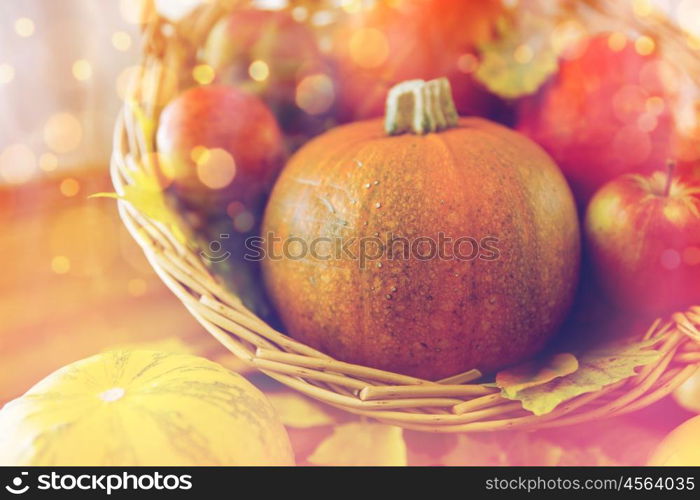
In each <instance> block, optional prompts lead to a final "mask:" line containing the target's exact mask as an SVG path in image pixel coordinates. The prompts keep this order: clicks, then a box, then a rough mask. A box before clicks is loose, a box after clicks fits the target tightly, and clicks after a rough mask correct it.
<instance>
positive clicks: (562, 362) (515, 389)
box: [496, 353, 578, 399]
mask: <svg viewBox="0 0 700 500" xmlns="http://www.w3.org/2000/svg"><path fill="white" fill-rule="evenodd" d="M576 370H578V360H577V359H576V356H574V355H573V354H569V353H561V354H556V355H554V356H552V357H551V358H549V359H547V360H545V361H544V362H542V361H541V360H535V361H530V362H528V363H524V364H522V365H518V366H516V367H515V368H511V369H509V370H503V371H501V372H498V374H496V386H497V387H499V388H500V389H501V391H502V393H503V395H504V396H505V397H507V398H509V399H517V395H518V393H519V392H520V391H522V390H524V389H529V388H530V387H535V386H538V385H542V384H546V383H547V382H551V381H552V380H554V379H555V378H559V377H564V376H566V375H570V374H572V373H574V372H575V371H576Z"/></svg>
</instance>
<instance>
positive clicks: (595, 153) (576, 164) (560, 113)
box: [517, 36, 673, 206]
mask: <svg viewBox="0 0 700 500" xmlns="http://www.w3.org/2000/svg"><path fill="white" fill-rule="evenodd" d="M611 40H612V41H611ZM622 42H624V39H623V40H622ZM611 47H612V48H611ZM670 71H672V70H671V69H670V67H669V66H668V65H666V64H665V63H663V61H661V60H660V59H659V58H658V57H657V56H656V55H654V54H653V53H652V54H648V55H640V54H639V53H638V52H637V51H636V49H635V46H634V43H633V41H632V40H629V41H627V42H626V45H624V47H623V46H622V43H621V42H620V41H619V40H616V39H615V38H612V39H611V38H610V37H608V36H597V37H595V38H592V39H591V40H590V41H589V42H588V44H587V46H586V48H585V50H583V52H581V53H580V55H579V56H578V57H576V58H573V59H570V60H563V61H562V62H561V66H560V70H559V73H558V75H557V76H556V77H555V78H554V79H552V80H551V81H550V82H549V83H548V84H546V85H545V87H544V88H543V89H542V90H541V91H540V92H539V93H538V94H536V95H535V96H532V97H530V98H526V99H524V100H522V101H521V103H520V104H519V110H518V115H519V117H518V125H517V128H518V130H520V131H521V132H523V133H524V134H525V135H527V136H529V137H530V138H531V139H533V140H535V141H536V142H537V143H539V144H540V145H541V146H543V147H544V148H545V149H546V150H547V151H548V152H549V153H550V154H551V155H552V156H553V157H554V159H555V160H556V162H557V164H558V165H559V166H560V167H561V169H562V171H563V172H564V175H566V177H567V179H568V181H569V183H570V185H571V187H572V190H573V191H574V195H575V196H576V198H577V200H578V202H579V203H580V204H581V205H582V206H585V204H586V202H587V201H588V200H589V199H590V197H591V196H592V195H593V193H595V191H596V190H597V189H598V188H599V187H600V186H602V185H603V184H605V183H606V182H608V181H609V180H612V179H614V178H615V177H617V176H618V175H621V174H625V173H633V172H639V173H651V172H653V171H654V170H656V169H657V168H658V166H659V165H662V164H663V162H664V161H665V160H666V158H668V157H669V156H670V155H671V143H672V139H671V136H672V132H673V120H672V116H671V112H670V107H671V106H670V103H671V101H672V99H673V95H671V94H672V92H671V91H670V90H669V88H668V85H667V81H668V73H669V72H670Z"/></svg>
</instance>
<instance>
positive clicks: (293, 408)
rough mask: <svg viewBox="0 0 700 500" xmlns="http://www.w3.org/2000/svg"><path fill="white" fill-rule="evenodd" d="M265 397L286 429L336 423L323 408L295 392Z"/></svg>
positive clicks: (271, 394) (270, 394)
mask: <svg viewBox="0 0 700 500" xmlns="http://www.w3.org/2000/svg"><path fill="white" fill-rule="evenodd" d="M267 397H268V399H269V400H270V402H271V403H272V406H273V407H274V408H275V410H277V414H278V415H279V417H280V420H281V421H282V423H283V424H284V425H286V426H288V427H295V428H297V429H308V428H310V427H320V426H322V425H332V424H334V423H335V422H336V420H335V419H334V418H333V416H332V415H331V414H330V412H328V411H327V410H326V408H325V407H324V406H321V405H320V404H318V403H315V402H314V401H311V400H310V399H308V398H306V397H304V396H302V395H300V394H298V393H296V392H291V391H285V392H273V393H268V395H267Z"/></svg>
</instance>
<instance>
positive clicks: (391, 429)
mask: <svg viewBox="0 0 700 500" xmlns="http://www.w3.org/2000/svg"><path fill="white" fill-rule="evenodd" d="M308 460H309V462H310V463H312V464H315V465H341V466H353V465H358V466H359V465H365V466H392V465H393V466H398V465H406V443H405V441H404V439H403V431H402V430H401V428H400V427H395V426H392V425H384V424H375V423H364V422H352V423H349V424H343V425H339V426H337V427H336V428H335V429H334V430H333V434H332V435H331V436H330V437H328V438H327V439H326V440H324V441H323V442H321V444H319V445H318V447H317V448H316V450H315V451H314V452H313V453H312V454H311V456H310V457H309V459H308Z"/></svg>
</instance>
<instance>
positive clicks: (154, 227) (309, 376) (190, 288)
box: [111, 0, 700, 432]
mask: <svg viewBox="0 0 700 500" xmlns="http://www.w3.org/2000/svg"><path fill="white" fill-rule="evenodd" d="M240 3H242V2H237V1H235V0H234V1H222V2H218V3H217V2H208V3H206V4H204V5H203V6H201V7H200V8H198V9H196V10H195V11H194V12H192V13H191V14H190V15H189V16H188V17H187V18H185V19H184V20H182V21H181V22H179V23H177V25H173V24H170V23H169V22H168V21H166V20H164V19H161V18H159V17H158V16H157V15H155V13H154V11H153V10H147V11H146V12H145V15H146V16H147V17H148V22H145V23H144V44H143V60H142V61H141V72H140V75H139V77H138V78H137V79H136V81H135V84H134V85H133V88H132V89H131V90H130V93H129V95H130V97H129V99H128V102H127V105H126V106H125V107H124V111H123V113H122V114H121V115H120V116H119V118H118V120H117V125H116V130H115V135H114V152H113V157H112V163H111V175H112V179H113V183H114V186H115V188H116V190H117V192H118V193H120V194H121V193H123V191H124V186H125V185H127V184H129V183H131V182H133V172H134V171H135V169H143V168H152V167H153V165H152V162H153V161H154V160H153V158H152V157H153V156H154V155H153V152H154V138H153V130H150V129H149V127H144V126H143V120H144V115H145V117H146V118H147V119H151V120H153V121H152V122H151V123H155V120H156V119H157V116H158V113H159V111H160V109H159V106H162V104H163V103H165V102H167V101H168V100H169V99H171V98H172V97H173V96H174V93H175V92H176V86H173V85H169V84H168V81H169V79H168V78H164V76H165V73H166V72H168V71H175V72H177V71H178V67H177V65H178V64H186V63H185V62H183V61H185V60H187V58H188V57H189V58H190V60H191V59H192V58H193V57H194V54H195V52H196V48H197V47H198V46H199V45H201V43H202V41H203V40H204V38H205V37H206V35H207V33H208V32H209V30H210V28H211V27H212V26H213V24H214V23H215V22H216V20H218V19H219V18H220V17H221V16H222V15H224V14H225V13H226V12H228V11H229V10H230V9H232V8H235V7H236V6H237V4H240ZM580 3H581V5H582V6H583V7H584V8H588V9H589V10H590V11H587V13H586V15H592V14H593V15H601V14H600V12H596V11H595V9H590V6H589V5H588V4H589V2H587V1H585V0H583V1H581V2H580ZM621 3H623V2H617V1H616V2H610V5H609V7H610V8H612V9H618V8H619V5H620V4H621ZM146 5H149V4H148V3H146ZM607 15H610V14H609V13H608V14H607ZM640 31H641V30H640ZM661 35H662V36H667V37H670V42H669V45H670V44H672V43H673V42H674V40H676V41H677V36H678V32H676V31H673V32H672V33H671V35H669V34H668V33H666V34H663V33H662V34H661ZM674 37H676V38H674ZM687 53H688V51H687V50H686V51H685V56H687ZM678 55H679V56H680V57H685V56H684V55H683V54H680V53H679V54H678ZM695 57H696V56H695ZM695 64H697V63H695ZM698 75H700V72H698ZM170 80H171V79H170ZM134 102H136V103H138V106H134V105H133V103H134ZM151 128H152V127H151ZM119 213H120V215H121V218H122V220H123V222H124V224H125V225H126V227H127V228H128V230H129V232H130V233H131V235H132V236H133V237H134V238H135V239H136V241H137V242H138V243H139V244H140V246H141V247H142V248H143V250H144V252H145V254H146V257H147V258H148V260H149V262H150V264H151V265H152V266H153V269H155V271H156V272H157V274H158V275H159V276H160V277H161V279H162V280H163V282H164V283H165V284H166V285H167V286H168V287H169V288H170V289H171V290H172V291H173V293H174V294H175V295H176V296H177V297H178V298H179V299H180V300H181V301H182V303H183V304H184V305H185V307H186V308H187V309H188V310H189V311H190V312H191V313H192V315H193V316H194V317H195V318H196V319H197V321H199V323H200V324H201V325H202V326H203V327H204V328H205V329H206V330H207V331H208V332H209V333H211V334H212V335H213V336H214V337H215V338H216V339H217V340H218V341H219V342H220V343H221V344H222V345H224V346H225V347H226V348H227V349H229V350H230V351H231V352H232V353H233V354H235V355H236V356H237V357H239V358H240V359H241V360H243V361H245V362H246V363H248V364H250V365H252V366H253V367H255V368H257V369H258V370H260V371H261V372H262V373H265V374H266V375H268V376H270V377H272V378H273V379H275V380H277V381H279V382H281V383H282V384H284V385H286V386H289V387H291V388H293V389H295V390H297V391H299V392H301V393H303V394H306V395H307V396H309V397H311V398H314V399H317V400H319V401H323V402H325V403H327V404H329V405H332V406H334V407H337V408H341V409H343V410H346V411H348V412H351V413H354V414H359V415H364V416H368V417H372V418H374V419H377V420H379V421H382V422H385V423H389V424H394V425H398V426H401V427H404V428H407V429H415V430H423V431H431V432H471V431H475V432H476V431H478V432H480V431H495V430H503V429H514V428H519V429H536V428H544V427H554V426H564V425H568V424H573V423H580V422H584V421H588V420H592V419H599V418H601V417H607V416H611V415H620V414H624V413H628V412H632V411H634V410H637V409H639V408H642V407H644V406H647V405H649V404H651V403H653V402H655V401H657V400H659V399H660V398H662V397H664V396H666V395H667V394H669V393H670V392H671V391H673V390H674V389H675V388H676V387H678V386H679V385H680V384H681V383H682V382H683V381H685V380H686V379H687V378H688V377H690V376H691V375H692V374H693V373H694V372H695V371H696V370H697V369H698V368H699V367H700V331H698V328H699V327H700V306H698V307H694V308H691V309H690V310H689V311H687V312H685V313H678V314H675V315H673V316H672V317H671V318H670V319H668V320H663V321H662V320H657V321H656V322H655V323H654V324H653V325H651V326H650V327H649V328H648V330H647V331H641V332H639V339H642V338H644V339H656V340H657V341H656V342H655V343H653V344H652V345H650V347H649V348H650V349H656V350H658V351H659V352H660V353H661V356H659V357H658V361H656V362H655V363H652V364H650V365H646V366H644V367H643V369H641V371H639V373H638V374H637V375H635V376H633V377H631V378H628V379H626V380H623V381H620V382H618V383H615V384H612V385H609V386H607V387H605V388H603V389H602V390H600V391H597V392H592V393H587V394H583V395H581V396H578V397H576V398H574V399H571V400H569V401H567V402H565V403H563V404H561V405H560V406H558V407H557V408H556V409H555V410H554V411H552V412H551V413H549V414H547V415H543V416H535V415H533V414H531V413H530V412H528V411H526V410H524V409H523V408H522V405H521V403H520V402H518V401H512V400H509V399H506V398H504V397H502V396H501V394H500V391H499V389H497V388H495V387H494V386H493V384H480V383H472V382H474V381H475V380H476V379H477V378H478V377H479V376H480V374H479V373H478V372H475V371H470V372H467V373H464V374H462V375H458V376H454V377H450V378H449V379H445V380H442V381H439V382H430V381H426V380H420V379H416V378H414V377H408V376H404V375H399V374H396V373H389V372H386V371H381V370H377V369H372V368H367V367H364V366H358V365H354V364H349V363H344V362H340V361H337V360H334V359H332V358H331V357H329V356H327V355H325V354H323V353H321V352H318V351H316V350H315V349H312V348H310V347H308V346H306V345H303V344H301V343H299V342H297V341H295V340H294V339H292V338H289V337H287V336H285V335H284V334H283V333H281V332H279V331H276V330H275V329H273V328H272V327H270V326H269V325H267V324H266V323H265V322H264V321H263V320H261V319H260V318H258V317H257V316H256V315H255V314H254V313H252V312H251V311H250V310H249V309H248V308H246V307H245V306H244V305H243V303H242V301H241V300H240V299H239V298H238V297H237V296H235V295H234V294H232V293H230V292H229V291H228V290H226V288H225V286H224V285H223V284H222V282H221V280H220V279H218V278H217V277H216V276H214V275H213V274H212V273H211V272H210V271H209V270H208V268H207V266H206V265H205V264H204V263H203V262H202V260H201V257H200V255H199V253H198V252H197V251H196V250H195V249H193V248H189V247H188V246H187V245H183V244H182V243H181V242H180V241H179V240H178V239H177V238H175V237H174V236H173V234H171V232H170V231H169V230H168V228H167V227H165V226H164V225H162V224H160V223H158V222H156V221H154V220H152V219H150V218H148V217H147V216H145V215H144V214H142V213H140V212H139V211H138V210H137V209H135V208H134V207H133V206H132V205H131V204H129V203H127V202H125V201H119Z"/></svg>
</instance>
